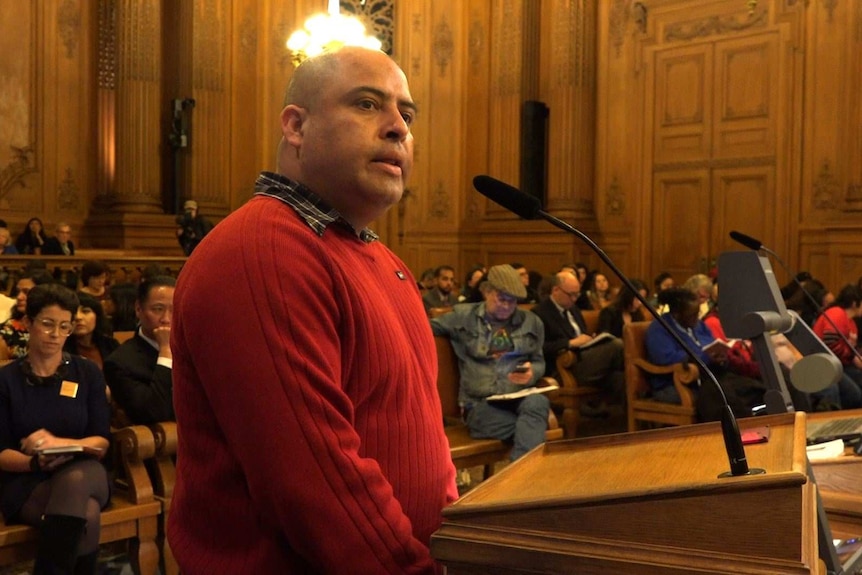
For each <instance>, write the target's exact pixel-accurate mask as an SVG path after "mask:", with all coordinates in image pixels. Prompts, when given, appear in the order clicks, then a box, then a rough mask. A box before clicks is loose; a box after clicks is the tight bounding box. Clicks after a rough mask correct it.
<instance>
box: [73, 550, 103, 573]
mask: <svg viewBox="0 0 862 575" xmlns="http://www.w3.org/2000/svg"><path fill="white" fill-rule="evenodd" d="M98 563H99V550H98V549H96V550H95V551H93V552H92V553H90V554H89V555H81V556H80V557H78V561H77V562H76V563H75V573H74V575H95V574H96V566H97V565H98Z"/></svg>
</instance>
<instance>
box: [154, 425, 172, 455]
mask: <svg viewBox="0 0 862 575" xmlns="http://www.w3.org/2000/svg"><path fill="white" fill-rule="evenodd" d="M150 430H151V431H152V432H153V437H154V438H155V441H156V454H157V455H158V456H159V457H166V456H167V457H173V456H174V455H176V454H177V424H176V422H173V421H160V422H159V423H154V424H152V425H151V426H150Z"/></svg>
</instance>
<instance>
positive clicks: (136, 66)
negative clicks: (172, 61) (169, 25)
mask: <svg viewBox="0 0 862 575" xmlns="http://www.w3.org/2000/svg"><path fill="white" fill-rule="evenodd" d="M123 6H124V10H123V12H122V15H123V20H124V21H123V22H122V23H121V24H120V25H121V26H122V29H123V31H127V32H132V31H133V32H132V34H133V36H134V38H135V40H136V42H135V43H134V48H133V46H132V45H131V42H130V44H129V45H128V46H126V49H125V50H124V51H123V57H122V59H121V60H120V62H119V64H120V72H121V73H122V74H123V75H124V76H125V78H126V79H131V80H142V81H145V82H156V81H158V80H159V77H160V72H159V71H160V69H161V64H160V62H159V61H158V54H157V49H158V47H159V45H160V42H161V31H160V30H159V29H158V27H157V23H158V22H159V21H160V15H159V11H160V9H161V6H160V3H159V2H157V1H155V0H148V1H147V0H143V1H140V2H128V3H125V4H123Z"/></svg>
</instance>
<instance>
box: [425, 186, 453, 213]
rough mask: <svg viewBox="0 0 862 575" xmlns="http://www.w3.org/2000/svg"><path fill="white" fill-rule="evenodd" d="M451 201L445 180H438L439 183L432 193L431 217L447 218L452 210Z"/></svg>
mask: <svg viewBox="0 0 862 575" xmlns="http://www.w3.org/2000/svg"><path fill="white" fill-rule="evenodd" d="M451 203H452V202H451V198H450V197H449V193H448V192H447V191H446V187H445V186H444V185H443V182H441V181H439V180H438V181H437V185H436V186H434V191H433V192H432V193H431V212H430V214H431V217H432V218H434V219H437V220H445V219H447V218H448V217H449V212H450V211H451V209H450V206H451Z"/></svg>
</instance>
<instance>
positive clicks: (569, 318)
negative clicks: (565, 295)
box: [563, 309, 581, 337]
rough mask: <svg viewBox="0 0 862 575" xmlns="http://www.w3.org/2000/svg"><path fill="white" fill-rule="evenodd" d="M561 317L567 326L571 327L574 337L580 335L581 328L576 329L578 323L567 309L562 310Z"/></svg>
mask: <svg viewBox="0 0 862 575" xmlns="http://www.w3.org/2000/svg"><path fill="white" fill-rule="evenodd" d="M563 317H564V318H566V321H567V322H569V325H571V326H572V329H574V330H575V337H578V336H579V335H581V328H579V327H578V322H576V321H575V316H573V315H572V312H570V311H569V310H567V309H564V310H563Z"/></svg>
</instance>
